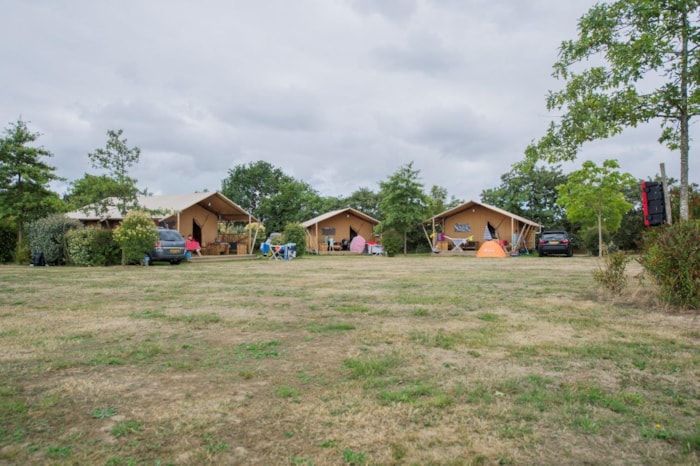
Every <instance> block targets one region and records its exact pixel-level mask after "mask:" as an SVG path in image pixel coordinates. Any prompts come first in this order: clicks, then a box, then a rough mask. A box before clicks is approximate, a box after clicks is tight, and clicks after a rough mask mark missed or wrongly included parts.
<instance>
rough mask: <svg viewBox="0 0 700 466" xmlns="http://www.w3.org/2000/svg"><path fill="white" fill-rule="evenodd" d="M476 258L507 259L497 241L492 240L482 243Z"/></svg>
mask: <svg viewBox="0 0 700 466" xmlns="http://www.w3.org/2000/svg"><path fill="white" fill-rule="evenodd" d="M476 257H508V254H506V251H505V249H503V246H501V244H500V243H499V242H498V241H497V240H494V239H492V240H489V241H484V244H482V245H481V247H480V248H479V250H478V251H477V252H476Z"/></svg>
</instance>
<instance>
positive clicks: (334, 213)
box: [301, 207, 379, 228]
mask: <svg viewBox="0 0 700 466" xmlns="http://www.w3.org/2000/svg"><path fill="white" fill-rule="evenodd" d="M345 213H352V214H353V215H354V216H355V217H359V218H361V219H363V220H365V221H366V222H369V223H372V224H374V225H377V224H379V220H377V219H375V218H372V217H370V216H369V215H367V214H363V213H362V212H360V211H359V210H356V209H353V208H352V207H348V208H346V209H339V210H332V211H330V212H326V213H325V214H322V215H319V216H318V217H314V218H312V219H311V220H307V221H305V222H302V224H301V226H303V227H304V228H309V227H311V226H313V225H316V224H317V223H321V222H323V221H324V220H328V219H330V218H333V217H335V216H337V215H341V214H345Z"/></svg>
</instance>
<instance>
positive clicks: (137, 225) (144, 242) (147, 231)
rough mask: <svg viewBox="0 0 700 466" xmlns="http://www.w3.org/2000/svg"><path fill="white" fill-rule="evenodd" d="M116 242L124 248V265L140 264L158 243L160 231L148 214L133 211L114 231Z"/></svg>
mask: <svg viewBox="0 0 700 466" xmlns="http://www.w3.org/2000/svg"><path fill="white" fill-rule="evenodd" d="M114 241H115V242H116V243H117V244H118V245H119V247H120V248H122V265H124V264H130V263H134V262H140V261H141V260H142V259H143V257H144V255H145V254H146V253H147V252H148V251H150V250H151V249H153V245H154V244H155V243H156V241H158V230H157V229H156V227H155V225H154V224H153V219H152V218H151V216H150V215H149V214H148V213H147V212H144V211H142V210H132V211H131V212H129V213H128V214H126V216H125V217H124V220H123V221H122V223H121V225H119V227H117V228H116V229H115V230H114Z"/></svg>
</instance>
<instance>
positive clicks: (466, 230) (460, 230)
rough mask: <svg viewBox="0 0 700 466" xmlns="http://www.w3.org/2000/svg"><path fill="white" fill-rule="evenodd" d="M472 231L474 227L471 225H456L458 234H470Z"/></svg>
mask: <svg viewBox="0 0 700 466" xmlns="http://www.w3.org/2000/svg"><path fill="white" fill-rule="evenodd" d="M471 231H472V226H471V224H469V223H455V232H458V233H470V232H471Z"/></svg>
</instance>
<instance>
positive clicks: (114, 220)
mask: <svg viewBox="0 0 700 466" xmlns="http://www.w3.org/2000/svg"><path fill="white" fill-rule="evenodd" d="M137 202H138V205H139V207H140V208H143V209H145V210H147V211H149V212H151V215H152V217H153V221H154V223H155V224H156V225H159V226H163V227H167V228H170V229H175V230H177V231H179V232H180V233H181V234H182V235H183V236H185V237H186V236H188V235H192V236H193V237H194V238H195V239H196V240H197V241H199V242H200V244H201V245H202V246H203V247H206V246H207V245H210V244H215V243H221V242H222V241H221V235H220V233H219V231H220V226H221V225H222V224H233V223H242V224H246V225H247V224H250V223H252V222H257V221H258V220H257V219H256V218H255V217H253V216H252V215H251V214H249V213H248V212H246V211H245V210H244V209H243V208H242V207H240V206H239V205H238V204H236V203H235V202H233V201H232V200H230V199H229V198H227V197H226V196H224V195H223V194H221V193H219V192H213V193H212V192H204V193H192V194H172V195H159V196H139V197H138V199H137ZM109 204H110V207H109V208H108V209H107V211H106V212H102V211H101V210H99V209H97V208H95V207H90V206H87V207H85V208H83V209H80V210H76V211H74V212H69V213H67V214H66V215H67V216H68V217H70V218H74V219H77V220H80V221H81V222H83V224H85V225H100V226H103V227H107V228H112V227H114V226H116V225H118V224H119V223H120V222H121V220H122V218H123V217H124V215H125V213H122V212H120V211H119V209H118V208H117V207H116V201H115V202H109ZM252 241H253V238H250V237H247V238H245V239H243V240H242V243H241V244H240V246H239V245H238V243H236V247H237V248H239V252H241V251H243V250H245V251H246V252H247V251H251V249H252V244H251V242H252ZM244 253H245V252H244Z"/></svg>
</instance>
